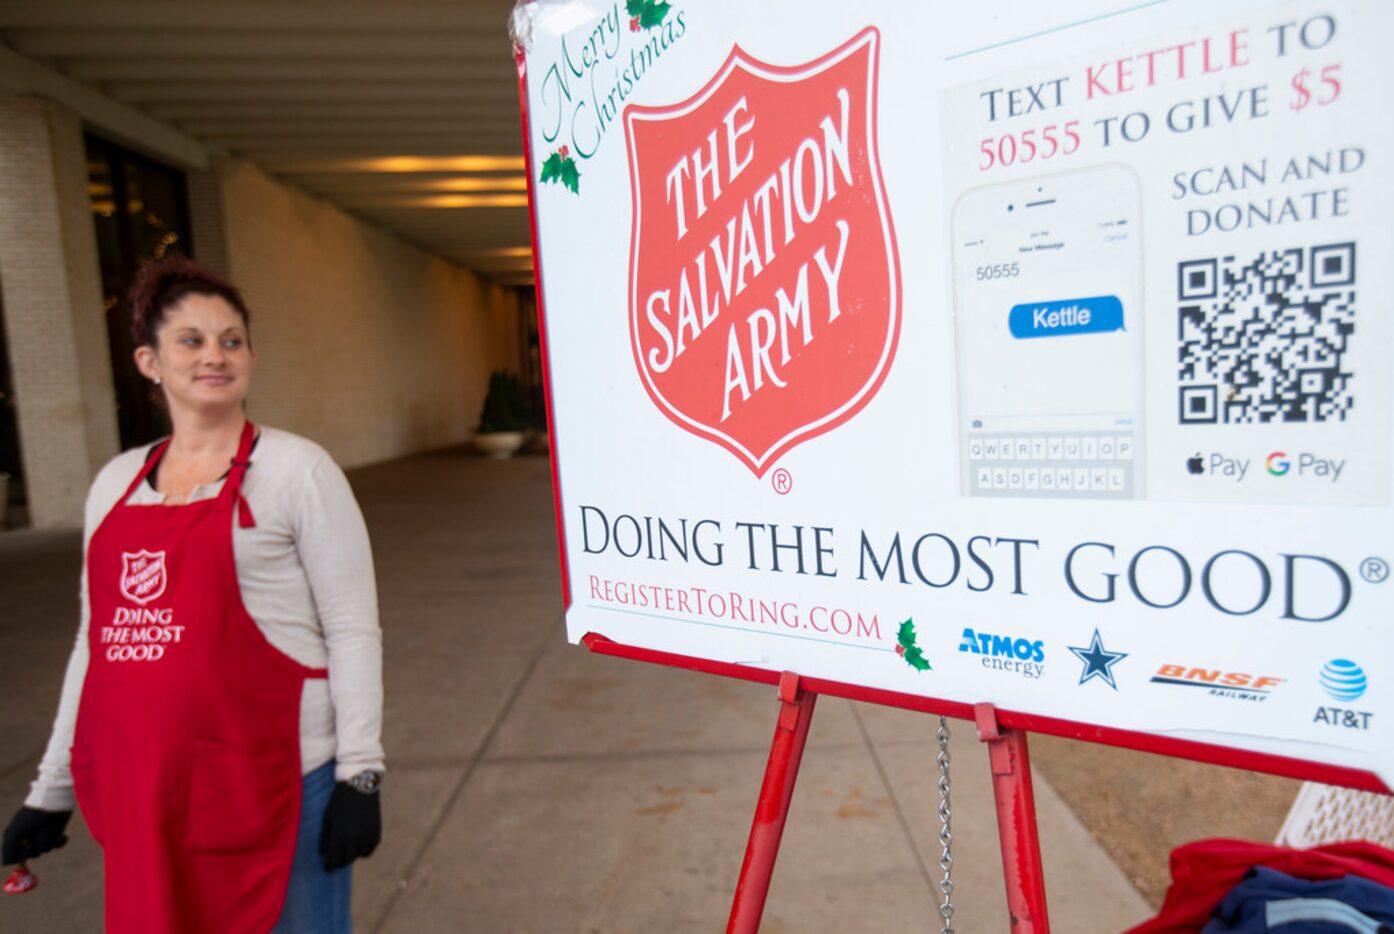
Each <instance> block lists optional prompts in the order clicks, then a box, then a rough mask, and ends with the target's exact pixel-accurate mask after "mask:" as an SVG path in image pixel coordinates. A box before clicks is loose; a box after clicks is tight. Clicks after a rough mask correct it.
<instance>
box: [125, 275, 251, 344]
mask: <svg viewBox="0 0 1394 934" xmlns="http://www.w3.org/2000/svg"><path fill="white" fill-rule="evenodd" d="M190 295H208V296H212V297H216V298H221V299H222V300H223V301H225V302H227V303H228V304H229V305H231V306H232V307H233V308H234V309H235V310H236V311H237V313H238V314H239V315H241V316H242V324H243V326H244V327H246V328H247V330H248V338H249V339H250V337H251V333H250V332H251V315H250V314H249V313H248V311H247V303H246V302H244V301H243V300H242V293H241V292H239V291H238V290H237V287H236V286H234V285H233V284H232V283H230V282H228V281H226V280H224V279H223V278H221V277H220V276H217V275H215V274H214V273H213V272H211V271H210V270H208V269H206V268H204V267H203V266H200V265H199V264H198V263H196V262H194V261H193V260H191V259H189V258H188V257H187V256H180V255H179V254H173V255H171V256H168V257H166V258H165V259H162V260H159V261H158V262H154V263H149V264H147V265H146V266H144V267H142V268H141V270H140V272H138V273H137V274H136V279H135V282H133V283H131V291H130V292H129V293H128V298H127V300H128V301H129V303H130V306H131V337H132V338H133V339H134V340H135V343H136V346H137V347H154V346H155V339H156V335H157V334H158V332H159V330H160V325H162V324H164V320H165V313H166V312H168V311H169V309H171V308H173V307H174V306H175V305H178V304H179V303H180V302H181V301H183V300H184V299H185V298H186V297H188V296H190Z"/></svg>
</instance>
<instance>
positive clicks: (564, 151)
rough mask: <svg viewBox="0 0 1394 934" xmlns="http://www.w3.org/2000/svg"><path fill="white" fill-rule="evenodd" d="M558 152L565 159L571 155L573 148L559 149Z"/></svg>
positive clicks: (564, 147)
mask: <svg viewBox="0 0 1394 934" xmlns="http://www.w3.org/2000/svg"><path fill="white" fill-rule="evenodd" d="M557 152H558V153H559V154H560V155H561V157H562V158H563V159H565V158H566V157H567V156H569V155H571V147H570V146H563V147H562V148H560V149H558V150H557Z"/></svg>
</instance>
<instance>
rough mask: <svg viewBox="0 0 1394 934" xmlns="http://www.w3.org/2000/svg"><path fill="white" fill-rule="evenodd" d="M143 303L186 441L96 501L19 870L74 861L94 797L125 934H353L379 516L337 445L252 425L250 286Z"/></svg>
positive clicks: (154, 272)
mask: <svg viewBox="0 0 1394 934" xmlns="http://www.w3.org/2000/svg"><path fill="white" fill-rule="evenodd" d="M131 308H132V312H133V321H132V326H133V331H134V335H135V342H136V346H137V349H136V351H135V359H136V365H137V366H138V367H139V369H140V372H141V373H142V374H143V375H144V376H145V377H146V378H148V379H149V380H151V382H153V383H154V384H155V385H156V386H158V387H160V388H161V390H162V391H163V394H164V398H165V401H166V403H167V405H168V409H169V415H170V420H171V422H172V424H173V427H174V430H173V433H172V435H171V436H170V438H168V439H166V440H165V441H163V442H161V443H159V444H156V445H153V446H151V447H148V448H145V449H137V450H132V451H127V452H126V453H124V454H121V455H120V456H118V457H117V458H116V459H115V460H113V461H111V463H109V464H107V465H106V467H104V468H103V469H102V471H101V473H100V474H98V476H97V479H96V480H95V481H94V482H93V484H92V489H91V491H90V493H89V495H88V499H87V514H86V548H85V560H84V581H83V588H82V596H83V599H82V615H81V625H80V628H79V633H78V640H77V644H76V646H75V647H74V649H73V653H72V657H71V659H70V661H69V663H68V670H67V674H66V677H65V679H64V683H63V691H62V696H61V699H60V703H59V708H58V716H57V719H56V721H55V723H54V728H53V734H52V737H51V739H50V741H49V744H48V749H47V752H46V753H45V754H44V758H43V761H42V762H41V764H40V766H39V775H38V778H37V780H36V781H35V782H34V783H33V786H32V790H31V793H30V795H29V797H28V799H26V801H25V805H24V807H22V808H21V809H20V811H19V813H17V814H16V815H15V817H14V818H13V820H11V822H10V825H9V827H8V828H7V829H6V831H5V837H4V854H3V856H4V862H5V863H12V862H21V861H24V860H27V859H32V858H34V857H36V856H38V855H39V854H41V853H44V852H46V851H48V850H50V849H54V848H55V847H59V846H62V845H63V844H64V843H66V842H67V838H66V837H65V836H64V828H65V826H66V824H67V822H68V818H69V817H70V816H71V814H72V809H73V807H74V802H75V801H76V804H77V805H79V806H80V807H81V808H82V812H83V817H84V818H85V819H86V821H87V824H88V826H89V828H90V829H91V831H92V835H93V837H94V838H96V840H97V841H98V842H99V843H100V844H101V845H102V847H103V850H104V858H105V876H106V918H107V931H108V932H111V934H126V932H136V931H139V932H142V934H146V932H170V934H174V932H190V931H199V932H204V931H209V932H212V931H239V932H240V931H247V932H257V934H264V932H267V931H273V930H274V931H275V932H278V934H279V932H286V934H289V932H296V934H300V932H336V934H337V932H341V931H347V930H349V921H348V912H349V869H348V868H347V867H348V864H349V863H350V862H352V861H353V860H354V859H356V858H358V857H360V856H367V855H368V854H370V853H371V852H372V851H373V849H374V848H375V847H376V846H377V843H378V839H379V836H380V832H381V830H380V828H381V819H380V814H379V805H378V795H377V791H378V785H379V782H380V781H381V778H382V771H383V753H382V746H381V742H380V732H381V725H382V674H381V671H382V640H381V632H380V630H379V628H378V620H377V594H376V590H375V584H374V579H373V565H372V554H371V552H370V550H369V545H368V535H367V530H366V528H365V527H364V524H363V518H362V515H361V514H360V513H359V510H358V505H357V503H356V502H355V501H354V498H353V493H352V491H351V490H350V489H349V486H348V483H347V481H346V480H345V478H344V475H343V473H342V472H341V471H340V470H339V468H338V467H337V466H335V464H334V462H333V461H332V460H330V458H329V456H328V455H327V454H326V453H325V452H324V451H323V450H321V449H320V448H319V447H318V446H316V445H315V444H313V443H311V442H309V441H306V440H305V439H303V438H299V437H296V436H295V435H292V434H288V433H286V432H283V431H276V430H275V429H271V428H263V429H260V430H258V429H257V428H255V427H254V426H253V425H252V424H251V423H250V422H249V421H248V420H247V418H246V416H245V415H244V413H243V402H244V400H245V399H246V397H247V391H248V388H249V384H250V381H251V376H252V371H253V369H254V366H255V363H256V355H255V354H254V353H253V351H252V346H251V341H250V337H249V329H248V323H249V315H248V312H247V308H246V306H245V304H244V303H243V301H242V297H241V295H240V294H239V293H238V291H237V290H236V289H235V288H233V287H232V286H231V285H229V284H228V283H226V282H224V281H222V280H221V279H219V278H218V277H216V276H214V275H213V274H212V273H210V272H208V271H207V270H205V269H203V268H202V267H200V266H198V265H197V264H196V263H193V262H192V261H190V260H187V259H183V258H179V257H176V258H172V259H169V260H165V261H162V262H160V263H157V264H154V265H151V266H149V267H147V268H146V269H144V270H143V271H142V273H141V275H140V276H139V278H138V280H137V281H136V283H135V285H134V286H133V287H132V290H131ZM70 751H71V756H70Z"/></svg>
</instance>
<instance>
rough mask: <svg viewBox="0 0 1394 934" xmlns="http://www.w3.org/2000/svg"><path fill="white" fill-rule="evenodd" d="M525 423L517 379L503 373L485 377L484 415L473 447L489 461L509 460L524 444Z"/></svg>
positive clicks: (521, 391)
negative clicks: (486, 379)
mask: <svg viewBox="0 0 1394 934" xmlns="http://www.w3.org/2000/svg"><path fill="white" fill-rule="evenodd" d="M527 428H528V419H527V414H526V413H525V411H524V405H523V388H522V386H521V385H519V383H518V377H516V376H514V375H513V374H511V373H506V372H504V371H503V370H495V371H494V372H493V373H492V374H490V376H489V391H488V393H487V394H486V395H485V396H484V411H483V412H482V413H480V416H479V428H478V430H477V431H475V434H474V446H475V447H476V448H478V449H479V451H480V452H481V453H483V454H485V455H487V456H489V457H494V458H505V457H512V456H513V455H514V454H515V453H516V452H517V450H518V449H519V448H520V447H522V446H523V442H524V441H526V440H527Z"/></svg>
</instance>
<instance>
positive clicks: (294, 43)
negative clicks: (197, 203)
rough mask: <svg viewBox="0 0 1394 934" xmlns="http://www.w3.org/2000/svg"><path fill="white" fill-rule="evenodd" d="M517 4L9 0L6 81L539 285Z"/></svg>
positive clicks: (4, 31) (143, 143)
mask: <svg viewBox="0 0 1394 934" xmlns="http://www.w3.org/2000/svg"><path fill="white" fill-rule="evenodd" d="M511 10H512V2H511V0H372V2H369V0H0V87H8V88H9V89H10V90H13V91H19V92H24V93H38V94H42V95H43V96H47V97H51V98H54V99H56V100H59V101H60V102H62V103H66V104H68V105H69V106H73V107H74V109H76V110H78V112H79V113H81V114H82V115H83V117H84V118H85V119H86V120H87V121H88V122H89V123H90V124H92V125H93V126H94V128H95V129H97V131H98V132H101V133H103V134H104V135H108V136H115V137H116V138H118V139H120V140H121V141H122V142H125V143H127V144H129V145H133V146H134V147H135V148H138V149H143V150H146V151H149V152H151V153H152V154H153V155H155V156H157V157H159V158H161V159H163V160H164V161H173V162H177V163H182V164H183V165H185V166H186V167H199V166H201V165H206V163H207V158H208V155H209V154H219V153H227V154H229V155H232V156H235V157H237V158H240V159H245V160H248V161H251V162H255V163H257V164H258V165H260V166H261V167H263V168H264V169H266V170H267V171H269V172H271V173H272V174H274V175H277V176H279V177H281V178H283V179H285V180H287V181H290V182H293V183H294V184H297V185H299V186H301V187H302V188H304V189H306V190H308V191H310V192H313V193H315V194H318V195H321V196H323V197H325V198H327V199H329V200H331V201H333V202H335V203H336V204H338V205H340V206H342V207H343V208H344V209H346V210H348V211H350V212H352V213H354V214H356V215H358V216H360V217H363V218H365V219H367V220H370V221H372V222H374V223H376V224H379V225H380V226H382V227H385V228H387V229H389V230H391V231H394V232H396V233H398V234H400V235H401V236H402V237H404V238H406V239H408V240H410V241H412V242H414V243H417V244H419V245H421V246H422V247H424V248H426V249H428V250H431V251H432V252H435V253H439V254H440V255H442V256H445V257H447V258H449V259H452V260H454V261H457V262H459V263H461V264H462V265H465V266H468V267H470V268H472V269H476V270H478V271H480V272H481V273H484V274H485V275H487V276H490V277H491V278H494V279H496V280H498V281H500V282H505V283H508V284H516V285H526V284H530V283H531V282H532V260H531V253H530V251H529V249H528V243H529V235H528V218H527V193H526V178H525V175H524V169H523V159H522V143H521V139H522V134H521V129H520V124H519V119H518V91H517V85H516V79H515V74H514V67H513V58H512V51H511V48H510V44H509V40H508V32H507V23H508V16H509V13H510V12H511Z"/></svg>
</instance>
